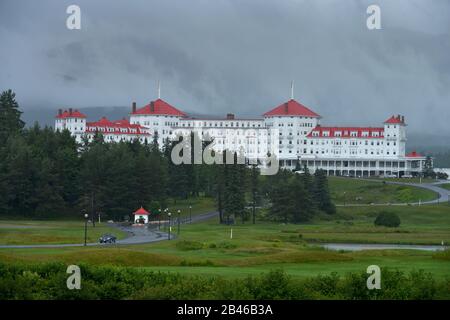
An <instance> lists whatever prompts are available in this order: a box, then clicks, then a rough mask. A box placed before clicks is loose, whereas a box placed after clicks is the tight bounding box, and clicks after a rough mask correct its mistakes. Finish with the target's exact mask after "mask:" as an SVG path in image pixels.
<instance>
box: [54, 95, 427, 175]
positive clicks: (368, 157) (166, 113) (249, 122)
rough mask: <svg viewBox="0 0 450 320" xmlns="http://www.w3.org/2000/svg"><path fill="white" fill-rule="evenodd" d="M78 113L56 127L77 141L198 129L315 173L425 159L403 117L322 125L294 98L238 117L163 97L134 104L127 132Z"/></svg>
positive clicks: (362, 170)
mask: <svg viewBox="0 0 450 320" xmlns="http://www.w3.org/2000/svg"><path fill="white" fill-rule="evenodd" d="M64 115H65V116H64ZM76 115H77V116H78V117H74V112H72V111H70V112H69V113H68V114H66V113H64V114H61V113H60V114H59V115H58V116H57V119H56V123H55V128H56V130H62V129H68V130H69V131H70V132H72V134H73V135H75V136H76V137H77V141H81V136H82V135H83V134H87V135H88V138H92V134H93V133H95V132H101V133H102V134H103V135H104V136H105V141H107V142H118V141H130V140H133V139H139V140H140V141H141V142H143V141H144V140H145V139H150V136H154V135H157V136H158V142H159V144H160V146H162V145H163V143H164V141H165V140H166V139H174V137H175V136H176V135H177V134H178V133H180V132H182V133H186V132H192V131H195V132H196V133H197V134H198V135H199V136H201V137H203V138H206V137H208V138H212V140H213V143H214V149H215V150H217V151H221V150H225V149H228V150H231V151H244V152H245V155H246V156H247V157H248V158H252V157H253V156H254V155H261V154H262V155H266V154H267V152H274V153H275V152H276V153H275V154H276V155H277V156H278V159H279V161H280V165H281V166H282V167H285V168H292V169H293V168H295V167H296V166H297V165H298V163H300V164H301V165H302V166H303V165H306V166H308V168H309V169H310V170H311V171H312V172H314V171H315V170H317V169H323V170H326V172H327V173H328V174H329V175H349V176H375V175H393V176H401V175H403V174H413V175H415V174H418V173H420V172H421V171H422V168H423V165H424V161H425V157H423V156H421V155H419V154H417V153H411V154H409V155H407V154H406V124H405V119H404V117H403V116H400V115H398V116H392V117H391V118H389V119H388V120H386V121H385V122H384V123H383V125H382V126H379V127H323V126H322V125H321V123H320V120H321V117H320V116H319V115H318V114H316V113H315V112H313V111H312V110H310V109H308V108H307V107H305V106H303V105H301V104H300V103H298V102H297V101H295V100H293V99H291V100H289V101H288V102H286V103H284V104H281V105H280V106H278V107H276V108H274V109H272V110H270V111H268V112H266V113H265V114H264V115H263V117H261V118H257V119H236V118H235V117H234V115H233V114H227V116H226V118H223V119H197V118H192V117H188V116H187V115H186V114H185V113H183V112H182V111H180V110H178V109H177V108H175V107H173V106H171V105H169V104H168V103H166V102H165V101H163V100H161V99H157V100H155V101H152V102H150V103H149V104H148V105H146V106H144V107H142V108H139V109H137V108H136V104H135V103H133V106H132V112H131V114H130V122H129V123H128V122H126V123H122V128H121V130H125V131H124V132H123V135H120V134H119V133H118V132H117V131H114V130H117V129H114V130H112V129H107V128H103V129H102V126H97V125H96V124H98V123H100V122H101V121H100V122H97V123H86V120H85V118H83V117H81V116H80V115H79V114H76ZM122 121H125V120H122ZM127 123H128V125H126V124H127ZM117 124H118V123H117ZM118 125H119V124H118ZM119 127H120V126H119ZM102 130H112V132H108V131H102ZM133 130H134V133H135V134H133ZM206 140H208V139H206Z"/></svg>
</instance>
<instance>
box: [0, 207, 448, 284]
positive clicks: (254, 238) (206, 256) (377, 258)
mask: <svg viewBox="0 0 450 320" xmlns="http://www.w3.org/2000/svg"><path fill="white" fill-rule="evenodd" d="M381 209H385V210H391V211H394V212H396V213H397V214H398V215H399V216H400V217H401V220H402V225H401V226H400V227H399V228H396V229H388V228H383V227H374V226H373V219H374V216H375V215H376V213H377V211H379V210H381ZM232 228H233V239H230V234H231V227H230V226H224V225H219V224H217V221H216V219H213V220H211V221H208V222H204V223H200V224H192V225H183V226H182V229H181V234H180V235H179V237H178V238H177V239H174V240H171V241H163V242H159V243H154V244H145V245H135V246H108V247H98V248H93V247H91V248H89V247H87V248H83V247H79V248H58V249H49V248H39V249H0V260H1V261H5V262H17V261H23V262H36V261H37V262H46V261H62V262H65V263H67V264H77V263H81V262H85V263H92V264H96V265H120V266H130V267H136V268H145V269H148V270H158V271H163V272H165V271H169V272H177V273H182V274H184V273H186V274H198V275H207V276H212V275H220V276H224V277H243V276H246V275H251V274H253V275H254V274H259V273H262V272H267V271H269V270H273V269H276V268H281V269H283V270H285V271H286V272H287V273H288V274H289V275H291V276H293V277H296V278H303V277H309V276H312V275H317V274H329V273H331V272H338V273H339V274H341V275H343V274H345V273H347V272H350V271H355V272H357V271H359V272H360V271H363V270H365V268H367V266H368V265H371V264H377V265H379V266H381V267H391V268H398V269H400V270H404V271H410V270H413V269H416V270H417V269H424V270H425V271H428V272H431V273H432V274H433V275H434V276H435V277H436V278H445V277H449V276H450V273H449V270H450V255H449V254H448V253H447V254H442V253H432V252H425V251H415V250H376V251H364V252H337V251H329V250H325V249H323V248H321V247H319V246H311V245H309V244H308V243H309V242H324V241H330V242H335V241H338V242H375V243H422V244H439V243H440V242H441V241H445V242H446V243H449V242H450V207H449V206H448V205H433V206H421V207H418V206H414V207H413V206H401V207H400V206H395V207H394V206H393V207H386V208H380V207H377V208H374V207H367V208H354V207H351V208H339V209H338V213H337V214H336V216H334V217H333V219H330V220H328V221H324V220H317V221H314V222H312V223H309V224H302V225H294V224H288V225H284V224H278V223H267V222H258V224H256V225H252V224H250V223H248V224H244V225H242V224H240V225H235V226H233V227H232Z"/></svg>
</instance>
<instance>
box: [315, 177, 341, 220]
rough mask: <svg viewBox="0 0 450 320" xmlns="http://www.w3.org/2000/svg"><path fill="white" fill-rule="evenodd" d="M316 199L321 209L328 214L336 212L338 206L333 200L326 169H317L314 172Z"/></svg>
mask: <svg viewBox="0 0 450 320" xmlns="http://www.w3.org/2000/svg"><path fill="white" fill-rule="evenodd" d="M314 200H315V202H316V205H317V207H318V208H319V209H320V210H322V211H324V212H326V213H328V214H333V213H335V212H336V207H335V205H334V204H333V202H332V201H331V197H330V191H329V188H328V179H327V175H326V173H325V171H324V170H316V172H315V173H314Z"/></svg>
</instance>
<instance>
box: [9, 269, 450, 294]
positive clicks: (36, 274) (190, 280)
mask: <svg viewBox="0 0 450 320" xmlns="http://www.w3.org/2000/svg"><path fill="white" fill-rule="evenodd" d="M66 267H67V266H66V265H65V264H62V263H45V264H33V265H30V264H4V263H0V277H1V278H0V299H2V300H7V299H402V300H403V299H449V298H450V278H448V279H446V280H443V281H436V280H435V279H433V276H432V274H430V273H425V272H423V271H421V270H418V271H413V272H410V273H404V272H401V271H398V270H393V269H383V270H382V276H381V289H380V290H368V289H367V287H366V280H367V277H368V274H366V273H364V272H362V273H349V274H347V275H345V276H343V277H339V276H338V275H337V274H335V273H331V274H329V275H319V276H316V277H311V278H308V279H304V280H295V279H292V278H290V277H289V276H288V275H286V273H284V272H283V271H282V270H272V271H270V272H268V273H265V274H261V275H255V276H251V277H247V278H245V279H225V278H222V277H202V276H182V275H179V274H169V273H164V272H151V271H142V270H137V269H134V268H124V267H99V266H93V265H87V264H84V265H80V268H81V278H82V280H81V289H80V290H69V289H67V287H66V280H67V277H68V276H69V275H68V274H67V273H66Z"/></svg>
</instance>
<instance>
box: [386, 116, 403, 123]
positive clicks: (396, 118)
mask: <svg viewBox="0 0 450 320" xmlns="http://www.w3.org/2000/svg"><path fill="white" fill-rule="evenodd" d="M384 123H390V124H405V117H403V116H401V115H397V116H394V115H393V116H392V117H390V118H389V119H387V120H386V121H385V122H384Z"/></svg>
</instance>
